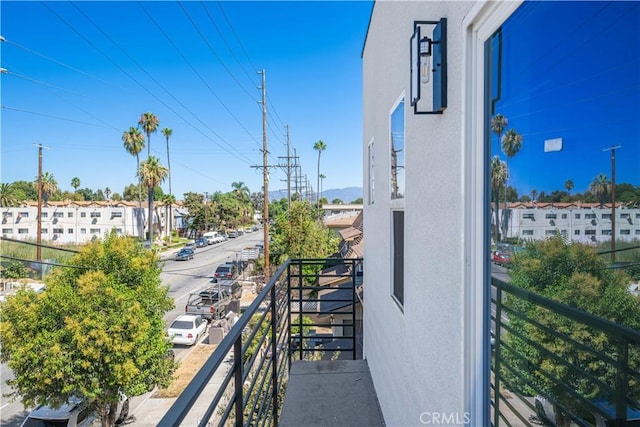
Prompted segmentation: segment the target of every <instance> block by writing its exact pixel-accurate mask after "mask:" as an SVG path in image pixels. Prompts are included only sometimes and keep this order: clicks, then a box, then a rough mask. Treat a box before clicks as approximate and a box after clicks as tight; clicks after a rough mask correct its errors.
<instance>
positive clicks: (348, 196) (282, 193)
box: [269, 187, 363, 203]
mask: <svg viewBox="0 0 640 427" xmlns="http://www.w3.org/2000/svg"><path fill="white" fill-rule="evenodd" d="M362 194H363V190H362V187H347V188H338V189H332V190H324V191H323V192H322V197H326V198H327V200H328V201H329V203H331V202H332V201H333V200H334V199H340V200H342V201H343V202H344V203H351V202H353V201H354V200H356V199H359V198H360V197H363V196H362ZM286 197H287V190H286V189H284V190H275V191H269V200H280V199H282V198H286Z"/></svg>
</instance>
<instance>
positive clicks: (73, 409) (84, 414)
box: [21, 395, 129, 427]
mask: <svg viewBox="0 0 640 427" xmlns="http://www.w3.org/2000/svg"><path fill="white" fill-rule="evenodd" d="M117 411H118V413H117V414H116V424H121V423H123V422H124V420H125V419H126V418H127V417H128V416H129V398H128V397H126V396H125V395H122V398H121V400H120V402H119V403H118V408H117ZM97 417H98V414H97V413H96V412H95V411H91V410H90V409H89V408H88V407H87V405H85V404H84V402H83V401H82V399H80V398H71V399H69V401H68V402H66V403H64V404H62V405H61V406H60V407H59V408H54V407H52V406H46V405H40V406H38V407H37V408H36V409H34V410H33V411H31V413H30V414H29V415H28V416H27V418H26V419H25V420H24V421H23V422H22V425H21V427H49V426H53V427H76V426H77V427H84V426H90V425H93V424H94V422H95V421H96V418H97Z"/></svg>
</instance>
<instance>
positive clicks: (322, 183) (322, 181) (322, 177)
mask: <svg viewBox="0 0 640 427" xmlns="http://www.w3.org/2000/svg"><path fill="white" fill-rule="evenodd" d="M325 178H326V175H325V174H322V173H321V174H320V192H319V193H318V200H319V199H320V197H322V186H323V185H324V179H325Z"/></svg>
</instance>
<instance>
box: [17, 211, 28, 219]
mask: <svg viewBox="0 0 640 427" xmlns="http://www.w3.org/2000/svg"><path fill="white" fill-rule="evenodd" d="M18 216H19V217H20V218H29V212H18Z"/></svg>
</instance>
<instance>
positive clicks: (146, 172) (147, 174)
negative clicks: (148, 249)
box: [138, 156, 169, 242]
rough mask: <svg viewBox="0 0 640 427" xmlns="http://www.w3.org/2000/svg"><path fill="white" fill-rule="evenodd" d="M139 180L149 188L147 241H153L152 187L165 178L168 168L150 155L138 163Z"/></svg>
mask: <svg viewBox="0 0 640 427" xmlns="http://www.w3.org/2000/svg"><path fill="white" fill-rule="evenodd" d="M138 173H139V175H140V180H141V181H142V183H143V184H144V186H145V187H147V188H148V189H149V197H148V203H149V219H148V222H149V241H150V242H153V197H154V194H153V189H154V188H155V187H157V186H159V185H160V184H162V182H163V181H164V180H165V179H166V177H167V175H168V174H169V170H168V169H167V168H166V167H165V166H163V165H162V164H161V163H160V160H159V159H158V158H157V157H155V156H150V157H149V158H148V159H147V160H145V161H143V162H142V163H141V164H140V171H139V172H138Z"/></svg>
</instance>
